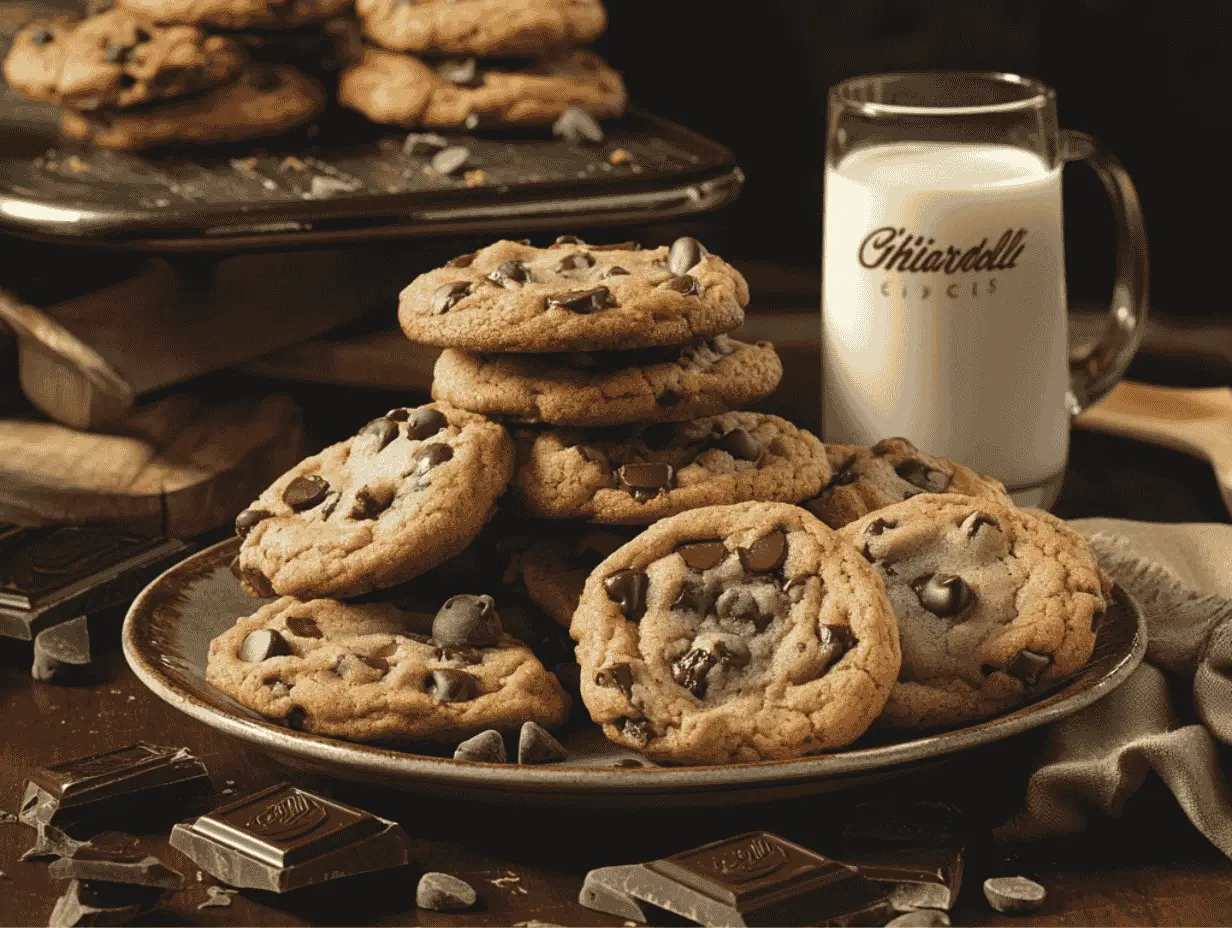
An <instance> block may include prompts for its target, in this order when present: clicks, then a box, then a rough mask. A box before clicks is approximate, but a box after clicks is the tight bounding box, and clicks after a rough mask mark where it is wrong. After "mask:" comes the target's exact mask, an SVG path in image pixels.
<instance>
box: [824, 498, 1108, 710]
mask: <svg viewBox="0 0 1232 928" xmlns="http://www.w3.org/2000/svg"><path fill="white" fill-rule="evenodd" d="M839 534H841V535H842V536H843V537H844V538H846V539H847V540H848V541H850V542H851V543H853V544H854V545H855V546H856V547H857V548H858V549H859V550H860V551H861V552H862V553H863V554H864V556H865V557H866V558H867V559H868V560H869V561H870V562H872V565H873V567H874V568H875V569H876V570H877V572H878V573H879V574H880V575H881V576H882V578H883V579H884V580H885V585H886V590H887V592H888V594H889V597H890V603H891V605H892V606H893V607H894V612H895V614H896V615H897V616H898V623H899V631H900V636H901V638H902V650H903V664H902V672H901V673H900V675H899V678H898V682H897V683H895V685H894V690H893V692H892V693H891V694H890V700H889V702H888V703H887V704H886V708H885V712H884V713H883V714H882V717H881V722H882V723H883V724H886V725H890V726H896V727H938V726H952V725H960V724H963V723H965V722H970V721H973V720H976V719H982V718H986V717H988V716H991V715H995V714H997V713H999V712H1003V711H1005V710H1007V709H1010V708H1012V707H1014V706H1017V705H1020V704H1022V703H1024V702H1027V701H1028V700H1030V699H1031V698H1033V697H1034V696H1035V695H1037V694H1038V693H1040V692H1041V691H1043V690H1045V689H1046V688H1047V687H1048V686H1050V685H1051V684H1054V683H1056V682H1057V681H1059V680H1062V679H1063V678H1065V677H1066V676H1067V675H1069V674H1072V673H1074V672H1075V671H1077V670H1079V669H1081V668H1082V667H1083V665H1085V664H1086V662H1087V660H1088V659H1089V658H1090V656H1091V650H1092V648H1093V647H1094V645H1095V634H1096V629H1097V626H1098V623H1099V619H1100V617H1101V616H1102V615H1103V613H1104V610H1105V608H1106V606H1107V603H1108V597H1109V596H1110V595H1111V590H1110V587H1109V585H1108V581H1107V579H1106V578H1105V577H1104V576H1103V574H1102V573H1101V572H1100V569H1099V565H1098V564H1097V562H1096V560H1095V557H1094V556H1093V555H1092V554H1091V551H1090V550H1089V549H1088V548H1087V545H1086V542H1085V541H1084V540H1083V539H1082V537H1081V536H1080V535H1078V533H1077V532H1074V531H1073V530H1071V529H1069V528H1068V527H1067V526H1066V525H1065V523H1063V522H1061V521H1060V520H1059V519H1056V518H1054V517H1052V516H1049V515H1047V514H1046V513H1039V512H1027V511H1024V510H1021V509H1016V508H1014V507H1013V506H1012V505H1009V504H1007V503H1003V502H998V501H995V500H991V499H977V498H975V497H970V496H959V495H956V494H941V495H935V494H927V495H920V496H917V497H915V498H914V499H910V500H906V501H905V502H901V503H897V504H895V505H893V506H889V507H886V508H885V509H881V510H879V511H877V512H874V513H870V514H869V515H867V516H865V517H864V518H862V519H860V520H859V521H856V522H853V523H851V524H850V525H848V526H846V527H845V528H843V529H841V530H840V532H839Z"/></svg>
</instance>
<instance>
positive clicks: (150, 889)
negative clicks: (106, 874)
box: [47, 880, 163, 928]
mask: <svg viewBox="0 0 1232 928" xmlns="http://www.w3.org/2000/svg"><path fill="white" fill-rule="evenodd" d="M162 898H163V890H161V889H159V888H158V887H156V886H133V885H129V884H125V883H102V882H96V881H89V882H87V881H86V880H73V881H72V882H70V883H69V884H68V889H67V890H65V892H64V895H63V896H61V897H60V898H59V899H57V900H56V904H55V907H54V908H53V909H52V910H51V918H50V919H49V920H48V922H47V924H48V925H49V926H50V928H76V926H78V925H83V926H84V925H123V924H125V923H127V922H130V921H132V920H133V919H134V918H136V917H137V916H138V915H140V914H141V913H142V912H148V911H149V910H150V909H152V908H154V907H155V906H156V905H158V903H159V902H161V901H162Z"/></svg>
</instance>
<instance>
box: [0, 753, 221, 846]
mask: <svg viewBox="0 0 1232 928" xmlns="http://www.w3.org/2000/svg"><path fill="white" fill-rule="evenodd" d="M213 792H214V784H213V783H212V782H210V775H209V771H207V770H206V769H205V764H203V763H202V762H201V761H200V760H199V759H197V758H196V757H195V756H194V755H193V754H192V752H191V751H189V750H188V749H187V748H170V747H160V746H158V745H154V744H146V743H145V742H143V741H142V742H138V743H137V744H130V745H128V746H126V747H122V748H114V749H112V750H110V751H104V752H102V753H100V754H91V755H90V756H88V757H80V758H77V759H76V760H70V761H65V762H64V763H60V764H54V765H52V766H50V767H45V768H44V769H42V770H39V771H36V772H35V773H34V775H33V776H32V777H31V778H30V780H29V781H28V782H27V783H26V793H25V795H24V796H23V797H22V801H21V811H20V812H19V813H18V816H19V817H20V819H21V820H22V821H23V822H25V823H26V824H27V825H36V826H37V825H40V824H42V825H53V826H55V827H57V828H68V827H71V826H74V825H80V824H82V823H85V822H101V821H103V820H105V819H108V818H110V817H112V816H115V817H117V818H118V817H121V816H122V817H125V818H130V819H131V818H147V817H149V816H151V815H154V814H157V813H160V812H164V811H166V810H167V809H170V808H178V810H179V811H180V813H181V814H182V812H183V808H184V803H186V802H193V801H196V800H200V799H201V798H203V797H205V796H209V795H212V794H213Z"/></svg>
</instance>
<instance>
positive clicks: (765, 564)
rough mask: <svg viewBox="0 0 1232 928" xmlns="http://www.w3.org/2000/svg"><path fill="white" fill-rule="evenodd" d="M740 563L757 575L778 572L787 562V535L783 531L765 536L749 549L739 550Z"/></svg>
mask: <svg viewBox="0 0 1232 928" xmlns="http://www.w3.org/2000/svg"><path fill="white" fill-rule="evenodd" d="M736 553H737V554H739V555H740V563H741V564H743V565H744V569H745V570H748V571H752V572H753V573H755V574H764V573H769V572H770V571H772V570H778V569H779V568H780V567H782V566H783V564H784V563H785V562H786V560H787V533H786V532H784V531H783V530H782V529H779V530H777V531H773V532H771V533H770V534H769V535H763V536H762V537H761V538H758V539H757V540H756V541H755V542H753V543H752V544H751V545H749V546H748V547H747V548H739V549H738V550H737V552H736Z"/></svg>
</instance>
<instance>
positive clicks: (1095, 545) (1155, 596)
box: [996, 519, 1232, 857]
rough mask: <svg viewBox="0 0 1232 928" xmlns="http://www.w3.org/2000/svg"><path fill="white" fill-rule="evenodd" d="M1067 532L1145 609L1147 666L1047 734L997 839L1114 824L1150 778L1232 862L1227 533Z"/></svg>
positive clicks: (1108, 526)
mask: <svg viewBox="0 0 1232 928" xmlns="http://www.w3.org/2000/svg"><path fill="white" fill-rule="evenodd" d="M1070 525H1071V526H1072V527H1073V528H1075V529H1076V530H1077V531H1079V532H1081V533H1082V534H1083V535H1084V536H1085V537H1086V539H1087V541H1088V542H1090V545H1091V548H1092V550H1093V551H1094V552H1095V554H1096V556H1097V557H1098V558H1099V561H1100V564H1102V565H1103V568H1104V570H1106V571H1107V572H1108V573H1109V575H1111V576H1112V578H1113V579H1114V580H1116V582H1117V583H1119V584H1120V585H1121V586H1123V587H1124V588H1125V589H1127V590H1129V592H1130V593H1132V594H1133V596H1134V597H1135V598H1136V599H1137V600H1138V602H1139V603H1140V604H1141V605H1142V608H1143V611H1144V612H1145V613H1146V621H1147V627H1148V632H1149V635H1148V645H1147V652H1146V658H1145V660H1144V661H1143V663H1142V665H1141V666H1139V667H1138V669H1137V670H1135V671H1134V672H1133V674H1131V675H1130V677H1129V679H1128V680H1126V681H1125V682H1124V683H1123V684H1122V685H1121V686H1120V687H1119V688H1118V689H1117V690H1116V691H1114V692H1113V693H1111V694H1110V695H1109V696H1107V697H1105V698H1104V699H1101V700H1100V701H1099V702H1097V703H1095V704H1094V705H1092V706H1089V707H1087V708H1086V709H1084V710H1082V711H1081V712H1078V713H1076V714H1075V715H1072V716H1070V717H1069V718H1068V719H1065V720H1064V721H1062V722H1059V723H1057V724H1056V725H1054V726H1052V728H1051V729H1050V730H1049V732H1048V737H1047V741H1046V745H1045V747H1044V751H1043V755H1042V756H1041V758H1040V766H1039V769H1037V770H1036V771H1035V773H1034V774H1032V776H1031V778H1030V780H1029V781H1028V785H1027V795H1026V802H1025V804H1024V807H1023V809H1022V811H1021V812H1019V813H1018V814H1017V815H1015V816H1014V817H1013V818H1012V819H1010V821H1008V822H1007V823H1005V824H1004V825H1003V826H1001V828H999V829H997V832H996V836H997V837H998V839H1000V840H1005V841H1016V840H1026V839H1031V838H1037V837H1043V836H1046V835H1056V834H1066V833H1071V832H1077V831H1082V830H1084V829H1085V828H1086V827H1087V826H1088V824H1089V823H1090V822H1091V821H1092V820H1093V819H1095V818H1098V817H1099V816H1100V815H1101V814H1103V815H1111V816H1117V815H1120V813H1121V811H1122V810H1123V809H1124V807H1125V803H1126V801H1127V800H1128V799H1129V797H1130V796H1132V795H1133V794H1134V793H1135V792H1137V790H1138V789H1139V787H1141V786H1142V784H1143V782H1144V781H1145V780H1146V778H1147V776H1148V775H1149V774H1150V773H1151V772H1154V773H1156V774H1157V775H1158V776H1159V778H1160V779H1161V780H1163V782H1164V783H1165V784H1167V786H1168V788H1169V789H1170V790H1171V791H1172V794H1173V795H1174V796H1175V797H1176V800H1177V802H1178V803H1180V806H1181V808H1182V809H1183V810H1184V812H1185V814H1186V815H1187V816H1188V817H1189V820H1190V821H1191V822H1193V824H1194V826H1195V827H1196V828H1197V829H1198V830H1199V831H1200V832H1202V834H1204V835H1205V836H1206V837H1207V838H1208V839H1209V840H1210V841H1211V843H1212V844H1214V845H1215V846H1216V847H1218V848H1219V849H1220V850H1221V851H1223V852H1224V853H1225V854H1226V855H1228V856H1229V857H1232V789H1230V788H1229V785H1228V779H1227V777H1226V776H1225V771H1224V770H1222V769H1221V766H1220V757H1219V743H1220V742H1222V743H1223V744H1225V745H1232V525H1218V524H1194V525H1161V524H1153V523H1146V522H1127V521H1121V520H1113V519H1080V520H1077V521H1074V522H1071V523H1070ZM1178 684H1179V685H1178ZM1178 694H1182V695H1178ZM1182 703H1187V704H1182ZM1193 719H1196V721H1195V722H1190V721H1189V720H1193Z"/></svg>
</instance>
